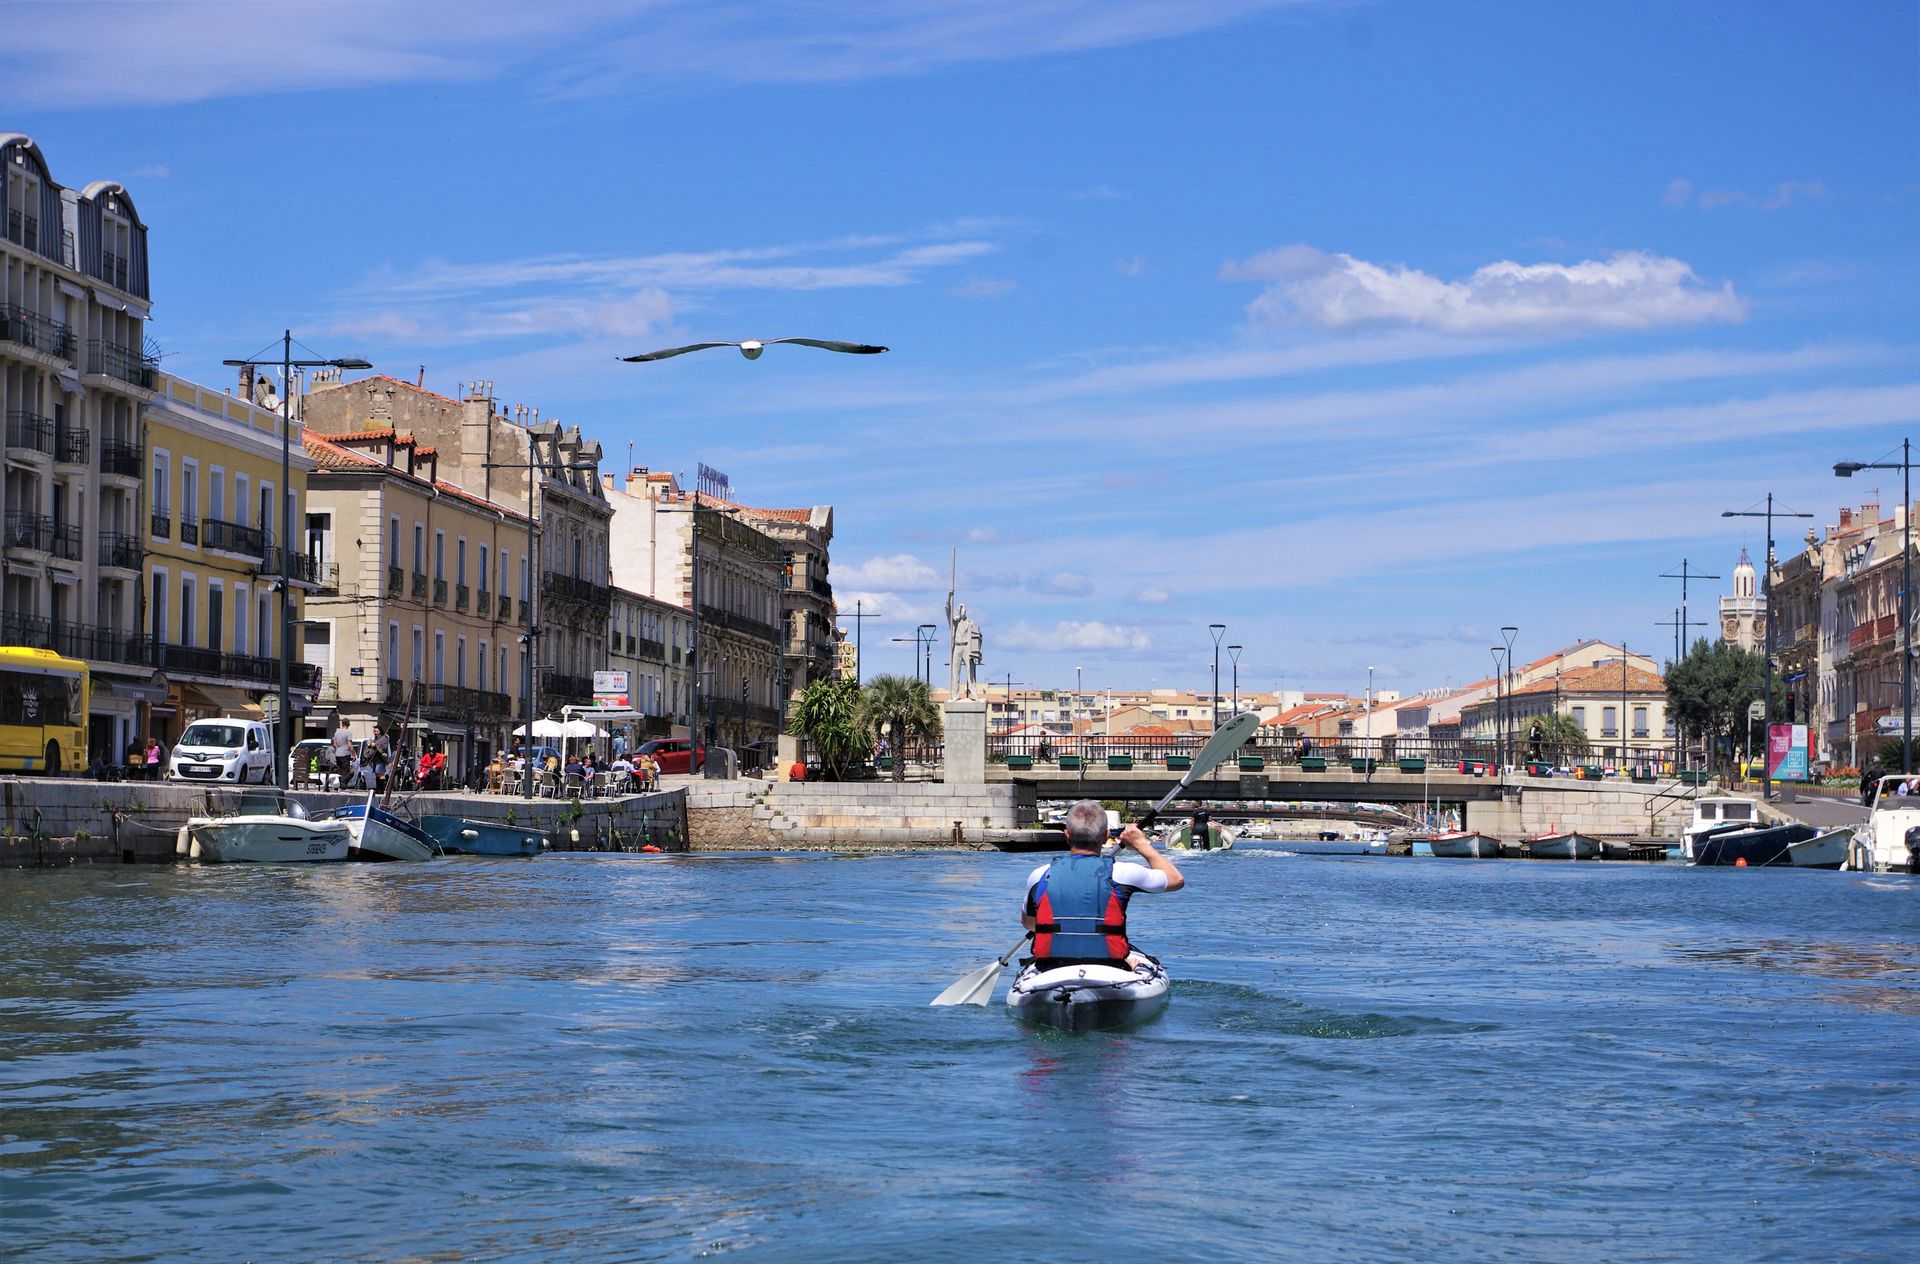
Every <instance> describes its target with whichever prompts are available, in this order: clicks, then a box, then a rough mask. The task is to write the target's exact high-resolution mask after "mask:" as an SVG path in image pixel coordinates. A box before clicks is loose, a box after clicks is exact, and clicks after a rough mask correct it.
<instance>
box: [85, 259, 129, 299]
mask: <svg viewBox="0 0 1920 1264" xmlns="http://www.w3.org/2000/svg"><path fill="white" fill-rule="evenodd" d="M127 273H128V268H127V257H126V256H125V255H116V254H114V253H113V252H112V251H111V250H102V251H101V252H100V262H99V264H98V265H96V266H95V268H94V273H93V274H94V275H95V276H97V277H99V278H100V279H101V280H102V281H105V282H106V283H107V284H108V285H111V286H112V287H113V288H114V289H116V290H126V292H127V293H129V294H131V293H133V291H132V290H129V289H127Z"/></svg>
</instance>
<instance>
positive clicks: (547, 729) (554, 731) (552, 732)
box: [513, 720, 591, 737]
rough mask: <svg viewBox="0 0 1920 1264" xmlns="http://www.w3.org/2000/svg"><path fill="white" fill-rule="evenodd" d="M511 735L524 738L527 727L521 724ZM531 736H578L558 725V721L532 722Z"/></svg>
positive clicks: (564, 726)
mask: <svg viewBox="0 0 1920 1264" xmlns="http://www.w3.org/2000/svg"><path fill="white" fill-rule="evenodd" d="M589 727H591V726H589ZM513 735H514V736H515V737H525V736H526V735H527V726H526V725H524V724H522V725H521V726H520V727H519V728H517V729H515V730H514V731H513ZM533 735H534V736H535V737H570V736H571V737H578V736H579V734H578V733H575V732H573V731H571V730H570V729H568V727H567V726H566V725H564V724H562V723H560V721H558V720H535V721H534V722H533Z"/></svg>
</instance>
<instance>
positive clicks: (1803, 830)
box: [1689, 821, 1845, 869]
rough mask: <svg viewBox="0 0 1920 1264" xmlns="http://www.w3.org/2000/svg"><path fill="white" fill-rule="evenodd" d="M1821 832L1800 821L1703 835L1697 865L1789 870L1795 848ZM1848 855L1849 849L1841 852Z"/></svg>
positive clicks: (1697, 843)
mask: <svg viewBox="0 0 1920 1264" xmlns="http://www.w3.org/2000/svg"><path fill="white" fill-rule="evenodd" d="M1820 833H1821V831H1820V830H1817V829H1815V828H1814V827H1813V826H1811V825H1802V824H1800V822H1798V821H1788V822H1786V823H1784V824H1780V825H1762V826H1759V827H1757V828H1753V829H1743V830H1727V831H1722V832H1718V833H1709V834H1701V835H1699V836H1698V837H1697V838H1696V839H1695V840H1694V845H1693V859H1692V861H1690V862H1689V863H1691V864H1695V865H1705V866H1713V865H1746V866H1748V867H1750V868H1755V869H1757V868H1761V867H1763V866H1766V865H1773V866H1776V867H1779V868H1787V867H1789V866H1791V865H1792V864H1793V854H1792V847H1793V845H1794V844H1795V843H1806V842H1810V841H1812V840H1813V839H1815V838H1817V837H1819V836H1820ZM1841 852H1842V854H1843V855H1844V854H1845V848H1844V847H1842V849H1841Z"/></svg>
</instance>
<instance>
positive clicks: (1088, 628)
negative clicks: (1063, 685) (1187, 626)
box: [1001, 619, 1153, 650]
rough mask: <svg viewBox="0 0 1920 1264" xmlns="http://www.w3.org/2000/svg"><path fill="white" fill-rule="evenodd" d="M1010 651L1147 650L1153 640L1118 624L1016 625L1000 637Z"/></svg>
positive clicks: (1135, 630) (1140, 631)
mask: <svg viewBox="0 0 1920 1264" xmlns="http://www.w3.org/2000/svg"><path fill="white" fill-rule="evenodd" d="M1001 640H1002V641H1004V642H1005V643H1006V645H1007V647H1008V648H1009V649H1016V650H1149V649H1152V648H1153V638H1152V637H1151V636H1149V635H1148V634H1147V633H1146V632H1145V631H1144V630H1143V629H1140V628H1132V627H1125V626H1122V625H1120V624H1117V623H1102V622H1100V621H1099V620H1097V619H1096V620H1090V621H1088V622H1085V623H1079V622H1074V621H1072V620H1067V621H1063V622H1060V623H1056V624H1054V625H1053V626H1052V627H1050V628H1036V627H1033V626H1031V625H1029V624H1025V623H1016V624H1015V625H1014V626H1013V627H1011V628H1009V629H1007V631H1006V634H1005V635H1004V636H1002V637H1001Z"/></svg>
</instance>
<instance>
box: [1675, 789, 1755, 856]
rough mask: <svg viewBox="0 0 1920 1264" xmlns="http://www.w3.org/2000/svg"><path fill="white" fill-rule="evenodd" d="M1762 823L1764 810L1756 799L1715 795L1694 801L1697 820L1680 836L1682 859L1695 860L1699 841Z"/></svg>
mask: <svg viewBox="0 0 1920 1264" xmlns="http://www.w3.org/2000/svg"><path fill="white" fill-rule="evenodd" d="M1759 819H1760V808H1759V805H1758V804H1756V803H1755V802H1754V801H1753V800H1752V799H1743V798H1740V797H1739V796H1737V795H1715V796H1709V797H1707V798H1701V799H1695V800H1694V801H1693V819H1692V820H1691V821H1689V822H1687V828H1686V829H1685V831H1683V832H1682V833H1681V835H1680V856H1681V858H1682V859H1683V860H1687V861H1691V860H1692V859H1693V854H1694V848H1695V844H1696V842H1697V840H1698V839H1699V838H1701V837H1702V836H1703V835H1706V834H1712V833H1723V832H1726V831H1728V830H1733V829H1748V828H1751V827H1752V826H1753V825H1754V824H1755V823H1756V822H1758V821H1759Z"/></svg>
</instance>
